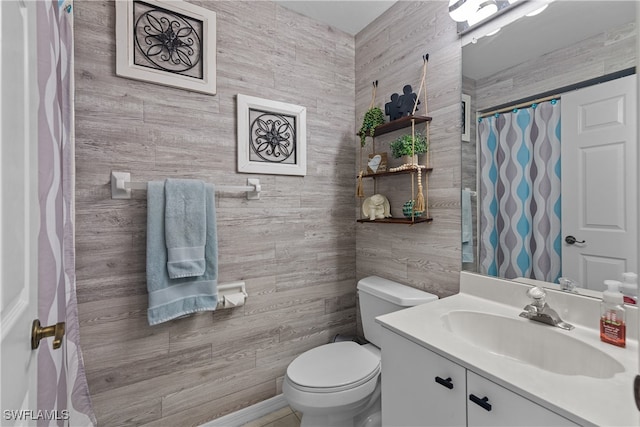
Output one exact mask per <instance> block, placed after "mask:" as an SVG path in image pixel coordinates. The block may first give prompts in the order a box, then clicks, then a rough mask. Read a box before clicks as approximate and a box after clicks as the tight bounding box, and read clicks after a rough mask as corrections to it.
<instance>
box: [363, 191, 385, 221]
mask: <svg viewBox="0 0 640 427" xmlns="http://www.w3.org/2000/svg"><path fill="white" fill-rule="evenodd" d="M390 211H391V209H390V207H389V200H388V199H387V198H386V197H384V196H383V195H382V194H374V195H373V196H371V197H367V198H366V199H364V202H362V213H363V214H364V216H365V217H367V218H369V219H370V220H371V221H373V220H375V219H383V218H389V217H390V216H391V212H390Z"/></svg>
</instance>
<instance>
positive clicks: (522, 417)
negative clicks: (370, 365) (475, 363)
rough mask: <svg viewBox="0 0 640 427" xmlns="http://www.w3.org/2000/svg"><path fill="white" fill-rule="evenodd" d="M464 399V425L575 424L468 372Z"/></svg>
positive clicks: (509, 426)
mask: <svg viewBox="0 0 640 427" xmlns="http://www.w3.org/2000/svg"><path fill="white" fill-rule="evenodd" d="M424 350H425V351H429V350H427V349H424ZM467 396H468V401H467V425H468V426H488V427H489V426H491V427H499V426H505V427H512V426H577V425H578V424H575V423H573V422H571V421H569V420H568V419H566V418H564V417H562V416H560V415H558V414H556V413H555V412H551V411H550V410H548V409H546V408H544V407H542V406H540V405H538V404H537V403H534V402H532V401H530V400H528V399H526V398H524V397H522V396H520V395H519V394H516V393H514V392H512V391H510V390H507V389H506V388H504V387H502V386H499V385H498V384H496V383H494V382H492V381H489V380H488V379H486V378H484V377H481V376H480V375H478V374H476V373H475V372H472V371H469V370H467Z"/></svg>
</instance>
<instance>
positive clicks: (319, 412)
mask: <svg viewBox="0 0 640 427" xmlns="http://www.w3.org/2000/svg"><path fill="white" fill-rule="evenodd" d="M358 292H359V295H360V307H361V310H360V311H361V317H362V326H363V330H364V333H365V337H366V338H367V339H368V340H369V341H371V343H369V344H364V345H360V344H357V343H355V342H352V341H342V342H335V343H331V344H325V345H321V346H319V347H316V348H313V349H311V350H308V351H306V352H304V353H302V354H301V355H300V356H298V357H297V358H296V359H295V360H294V361H293V362H291V364H290V365H289V366H288V367H287V372H286V375H285V378H284V382H283V385H282V393H283V395H284V397H285V398H286V399H287V401H288V402H289V405H290V406H291V407H292V408H293V409H295V410H297V411H299V412H301V413H302V421H301V427H334V426H335V427H379V426H380V425H381V420H382V417H381V414H380V411H381V404H380V388H381V387H380V382H381V363H380V349H379V348H378V347H377V346H376V345H374V344H376V342H377V337H378V336H379V328H381V326H380V325H378V324H376V323H375V320H374V319H375V317H376V316H380V315H382V314H386V313H390V312H392V311H396V310H399V309H402V308H405V307H409V306H414V305H418V304H422V303H425V302H429V301H433V300H435V299H437V297H436V296H435V295H432V294H429V293H427V292H423V291H420V290H417V289H414V288H411V287H408V286H404V285H401V284H399V283H396V282H392V281H390V280H386V279H382V278H380V277H377V276H372V277H367V278H365V279H362V280H360V282H358Z"/></svg>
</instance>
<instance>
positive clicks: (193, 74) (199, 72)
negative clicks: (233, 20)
mask: <svg viewBox="0 0 640 427" xmlns="http://www.w3.org/2000/svg"><path fill="white" fill-rule="evenodd" d="M115 3H116V74H117V75H118V76H120V77H126V78H130V79H135V80H141V81H145V82H150V83H156V84H161V85H166V86H172V87H176V88H180V89H186V90H191V91H195V92H201V93H206V94H209V95H215V94H216V13H215V12H214V11H212V10H209V9H206V8H204V7H200V6H196V5H194V4H191V3H187V2H186V1H182V0H144V1H142V0H118V1H116V2H115ZM170 24H171V28H172V29H171V31H174V30H175V36H176V37H175V39H177V40H178V41H179V42H180V44H178V45H176V44H175V42H174V43H172V44H168V43H166V40H167V39H166V37H163V34H165V32H166V31H167V30H169V27H170ZM175 39H174V40H175Z"/></svg>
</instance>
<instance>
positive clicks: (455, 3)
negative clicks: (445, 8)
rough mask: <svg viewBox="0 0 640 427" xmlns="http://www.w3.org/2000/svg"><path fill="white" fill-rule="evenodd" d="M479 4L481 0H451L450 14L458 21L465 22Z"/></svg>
mask: <svg viewBox="0 0 640 427" xmlns="http://www.w3.org/2000/svg"><path fill="white" fill-rule="evenodd" d="M479 5H480V0H449V16H451V19H453V20H454V21H456V22H465V21H466V20H467V19H469V17H470V16H472V15H473V14H474V13H475V12H476V10H478V6H479Z"/></svg>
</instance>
